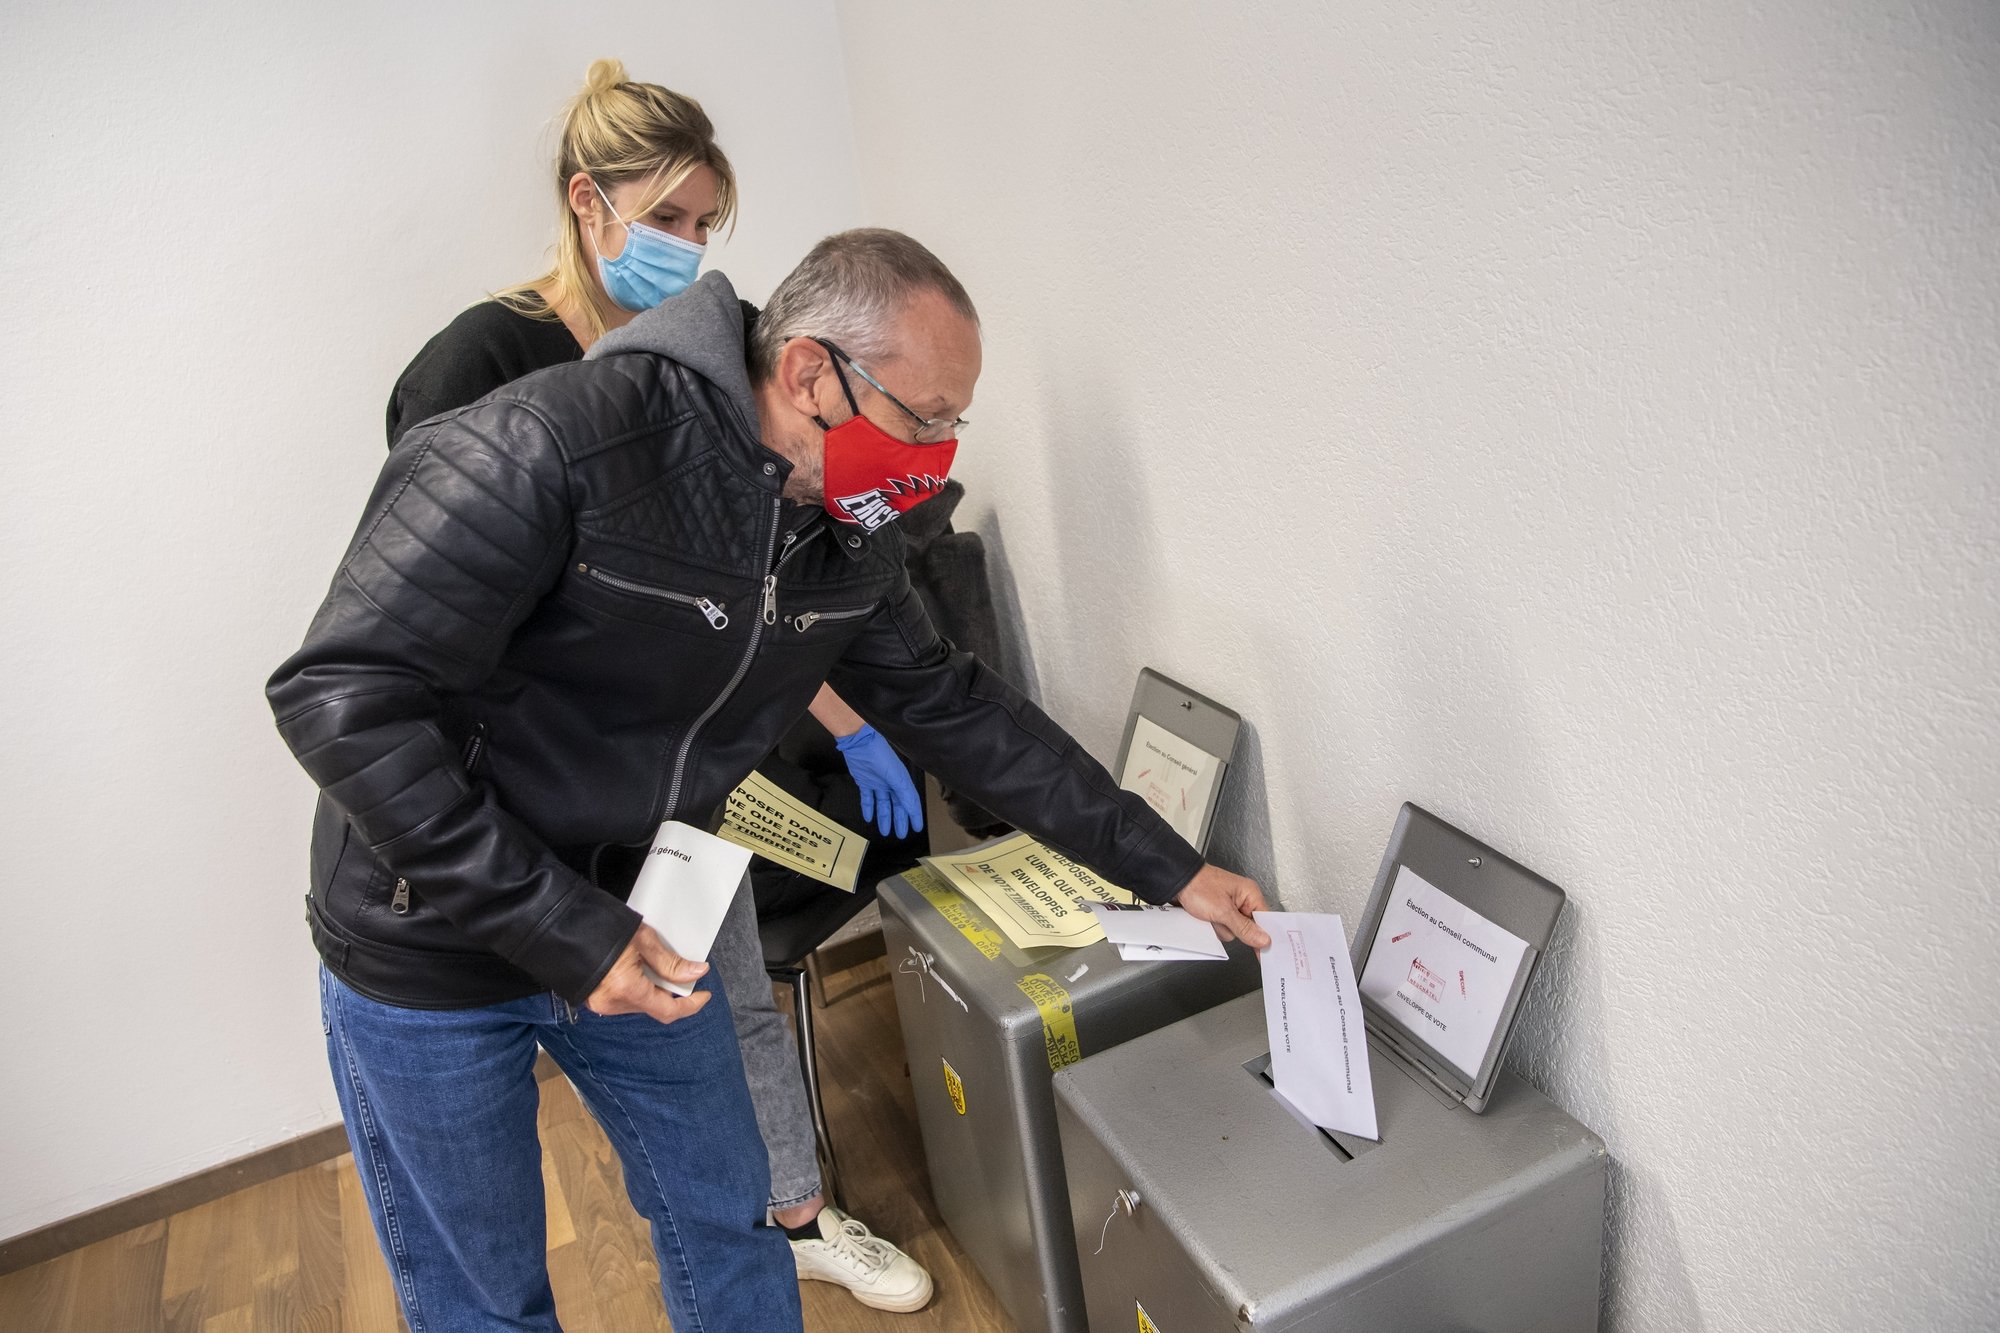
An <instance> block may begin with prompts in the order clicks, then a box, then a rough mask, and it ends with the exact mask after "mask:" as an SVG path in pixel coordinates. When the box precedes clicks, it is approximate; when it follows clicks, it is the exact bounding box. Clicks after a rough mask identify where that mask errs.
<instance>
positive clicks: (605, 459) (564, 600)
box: [267, 274, 1201, 1008]
mask: <svg viewBox="0 0 2000 1333" xmlns="http://www.w3.org/2000/svg"><path fill="white" fill-rule="evenodd" d="M704 289H707V290H706V294H705V299H706V298H713V300H714V310H713V311H709V312H707V313H708V314H709V315H713V316H714V318H709V319H708V320H707V322H706V323H703V322H702V320H701V318H700V316H701V315H702V311H701V310H700V309H699V306H700V303H699V302H696V303H693V306H692V307H691V312H692V313H691V312H690V311H682V312H680V314H679V318H680V319H681V320H682V322H683V323H687V322H689V321H690V320H693V323H694V327H693V332H692V333H691V332H689V330H687V329H682V330H680V331H679V332H678V334H676V331H675V330H673V329H668V330H666V331H665V333H664V334H663V335H661V336H660V337H659V338H657V339H656V342H657V344H658V345H660V346H663V347H665V348H667V349H669V350H674V349H676V348H678V349H679V354H678V355H677V356H669V355H666V354H663V353H662V352H660V351H654V350H628V351H625V352H622V353H619V354H614V355H608V356H604V357H602V358H601V359H594V360H591V361H586V362H581V363H577V364H573V365H566V366H557V367H553V368H551V369H549V370H546V371H541V372H538V373H536V374H533V375H530V376H528V377H526V378H525V379H522V380H518V381H516V382H515V383H513V384H511V385H508V386H507V387H505V388H503V389H501V390H499V391H498V392H497V393H495V394H493V395H492V396H490V397H488V398H486V399H484V400H482V401H481V402H480V403H476V404H474V405H473V406H471V407H469V408H465V409H462V410H460V411H458V412H455V413H449V414H447V415H445V416H443V417H439V418H437V419H435V420H433V421H431V422H428V423H426V424H424V425H421V426H418V427H416V428H414V429H412V430H411V431H410V432H409V433H408V434H407V435H406V436H405V437H404V438H403V440H402V441H401V442H400V443H399V444H398V445H397V447H396V449H395V450H394V451H393V452H392V453H391V455H390V458H389V462H388V465H387V467H386V468H385V469H384V471H383V473H382V475H381V478H380V479H379V480H378V482H377V483H376V488H375V493H374V495H373V497H372V498H371V499H370V501H369V504H368V509H367V513H366V515H365V516H364V518H363V520H362V523H361V526H360V529H359V531H358V533H357V535H356V537H355V539H354V541H353V543H352V545H351V546H350V548H349V550H348V553H347V556H346V558H345V559H344V560H343V561H342V563H341V566H340V568H339V570H338V572H337V573H336V575H335V577H334V581H333V586H332V589H331V591H330V592H329V593H328V595H327V598H326V600H325V602H324V603H322V604H321V606H320V609H319V612H318V614H317V615H316V616H315V617H314V619H313V622H312V627H311V629H310V630H309V632H308V633H307V636H306V640H305V644H304V646H303V647H301V648H300V650H299V651H298V652H297V653H296V654H294V655H293V656H292V657H291V658H290V659H289V660H288V661H286V662H285V664H284V665H283V666H281V667H280V668H279V669H278V671H277V673H276V674H275V675H274V676H273V677H272V678H271V681H270V684H269V686H268V689H267V693H268V695H269V698H270V701H271V706H272V709H273V711H274V712H275V713H276V715H277V719H278V727H279V731H280V733H281V734H282V735H283V737H284V739H285V741H286V742H287V744H289V745H290V746H291V748H292V750H293V752H294V753H295V754H296V755H297V756H298V758H299V761H300V763H301V764H303V765H304V766H305V768H306V770H307V771H308V772H309V773H310V774H311V775H312V777H313V779H314V780H315V781H316V782H317V783H318V784H319V786H320V788H321V793H322V795H321V800H320V805H319V810H318V813H317V816H316V819H315V823H314V828H313V840H312V872H311V873H312V882H311V887H310V892H309V894H308V898H307V903H308V916H309V919H310V921H311V925H312V931H313V938H314V942H315V944H316V945H317V947H318V949H319V951H320V955H321V957H322V958H323V959H324V960H325V961H326V964H327V966H328V967H329V968H330V969H331V970H332V971H333V972H334V973H335V974H336V975H337V976H339V977H340V978H341V979H342V980H344V981H346V982H347V983H348V984H349V985H351V986H353V987H354V988H355V989H357V990H359V991H361V992H363V993H364V994H368V995H371V996H374V997H376V998H378V999H382V1000H386V1001H389V1002H391V1003H396V1004H403V1005H410V1006H416V1007H434V1008H450V1007H460V1006H468V1005H476V1004H488V1003H496V1002H499V1001H501V1000H506V999H511V998H516V997H519V996H521V995H526V994H531V993H534V992H537V991H541V990H552V991H554V992H556V993H558V994H560V995H562V996H564V997H566V998H568V999H570V1000H572V1001H581V1000H582V999H584V998H585V997H586V996H588V995H589V994H590V992H591V991H592V990H594V989H595V988H596V986H597V984H598V982H599V981H600V980H602V978H603V976H604V974H605V973H606V972H607V971H608V970H609V969H610V966H611V964H612V963H613V962H614V961H616V959H617V957H618V955H619V954H620V952H621V951H622V950H623V948H624V946H625V945H626V943H627V942H628V941H629V940H630V939H631V937H632V934H633V932H634V931H635V930H636V929H637V927H638V924H639V919H638V916H637V914H636V913H635V912H633V911H632V910H631V908H629V907H627V906H626V905H625V904H624V903H623V902H622V901H621V900H620V899H619V897H618V896H617V895H616V894H615V893H613V892H610V891H607V890H606V889H604V888H599V887H597V886H596V885H595V884H593V883H592V882H591V880H590V878H589V875H588V869H589V865H590V861H591V856H592V853H593V850H594V849H595V848H596V847H597V846H598V845H601V844H608V843H635V842H645V841H647V840H649V839H650V838H651V837H652V834H653V831H654V829H655V828H656V827H657V825H658V824H659V822H660V821H661V820H662V819H665V818H678V819H683V820H687V821H688V822H691V823H702V822H705V821H707V820H708V819H709V818H710V816H711V814H712V812H714V811H715V810H716V809H718V808H719V807H720V805H721V803H722V800H723V798H724V797H725V796H726V795H727V793H728V792H729V791H730V789H731V788H732V787H734V786H735V785H736V784H737V783H738V782H739V781H741V780H742V779H743V777H744V776H745V775H746V774H748V773H749V772H750V770H751V769H752V768H753V767H754V766H755V765H756V764H757V763H758V761H760V760H761V759H762V758H763V757H764V756H765V755H766V754H768V753H769V752H770V750H771V748H772V746H773V745H774V744H775V743H776V742H777V740H778V738H779V736H780V735H781V734H782V733H783V732H784V730H785V729H786V727H788V726H789V725H790V724H791V723H792V722H793V721H794V720H795V719H797V718H798V717H799V716H800V715H801V714H802V713H803V712H804V710H805V708H806V705H807V704H808V703H809V702H810V701H811V699H812V696H813V694H814V692H815V691H816V690H817V689H818V687H819V685H820V682H821V681H823V680H826V681H831V683H832V684H833V686H834V688H835V689H836V690H838V691H839V693H840V695H841V697H842V698H843V699H845V700H847V701H848V703H850V704H851V705H852V706H853V707H854V708H855V709H856V710H857V711H858V712H860V713H861V714H862V716H864V717H866V718H867V719H868V720H869V721H870V722H872V723H873V724H874V725H875V726H876V727H877V729H879V730H880V731H881V732H882V733H883V734H884V735H885V736H887V737H888V738H889V739H890V740H891V741H892V742H893V743H894V744H895V745H896V746H897V747H898V748H899V749H901V750H902V751H903V752H904V753H906V754H908V755H909V756H910V757H911V758H912V759H914V760H915V761H916V762H917V763H919V764H920V765H922V766H923V767H924V768H926V769H928V770H929V771H931V772H934V773H936V774H938V775H939V777H940V778H941V779H942V780H944V781H945V782H947V783H950V784H952V785H954V786H956V787H959V788H961V789H963V790H964V791H966V792H967V793H969V794H971V795H972V796H973V797H974V798H975V799H976V800H978V801H979V802H981V803H982V804H984V805H985V806H987V807H988V808H989V809H991V810H993V811H994V812H995V813H997V814H999V815H1000V816H1001V817H1002V818H1005V819H1008V820H1010V821H1011V822H1013V823H1015V824H1017V825H1019V826H1020V827H1022V828H1025V829H1028V830H1031V831H1033V832H1035V833H1036V834H1037V835H1039V836H1042V837H1044V838H1046V839H1047V840H1048V841H1050V842H1051V843H1052V844H1053V845H1055V846H1057V847H1059V848H1061V849H1063V850H1065V851H1067V852H1069V853H1070V854H1071V855H1073V856H1075V857H1077V858H1078V859H1079V860H1081V861H1083V862H1084V863H1085V864H1087V865H1089V866H1091V867H1092V868H1093V869H1095V870H1097V871H1098V872H1099V873H1101V874H1104V875H1106V876H1108V877H1109V878H1110V879H1112V880H1113V881H1114V882H1116V883H1120V884H1123V885H1125V886H1126V887H1128V888H1130V889H1132V890H1133V891H1134V892H1137V893H1139V894H1141V895H1142V896H1144V897H1146V898H1148V899H1151V900H1154V901H1165V900H1166V899H1168V898H1170V897H1172V896H1173V895H1174V894H1176V893H1178V892H1179V890H1180V889H1181V887H1182V886H1183V885H1185V884H1186V882H1187V881H1188V880H1189V879H1190V878H1191V877H1192V876H1193V874H1194V872H1195V871H1196V870H1198V869H1199V868H1200V865H1201V858H1200V856H1199V855H1198V854H1197V853H1196V852H1195V851H1194V850H1193V848H1191V847H1189V846H1188V844H1187V843H1186V842H1184V841H1183V840H1182V839H1180V838H1179V837H1178V836H1177V835H1176V834H1174V833H1173V831H1172V830H1171V829H1170V828H1168V826H1167V825H1166V824H1165V823H1164V822H1163V821H1162V820H1160V819H1159V818H1158V817H1157V816H1156V815H1154V813H1153V812H1152V811H1151V810H1150V809H1148V808H1147V807H1146V805H1145V803H1144V802H1143V801H1141V800H1140V799H1139V798H1138V797H1136V796H1133V795H1130V794H1129V793H1125V792H1121V791H1120V790H1119V789H1118V787H1117V785H1116V783H1115V782H1114V781H1113V780H1112V778H1111V776H1110V775H1109V774H1108V773H1106V772H1105V771H1104V769H1103V768H1102V767H1101V766H1100V765H1099V764H1097V763H1096V761H1094V760H1093V759H1091V758H1090V757H1089V755H1087V754H1086V753H1084V752H1083V750H1082V749H1081V747H1079V746H1078V745H1077V744H1076V742H1075V741H1073V740H1072V739H1071V738H1070V737H1069V736H1068V734H1067V733H1065V732H1064V731H1063V730H1062V729H1061V728H1060V727H1058V726H1057V725H1056V724H1055V723H1054V722H1052V721H1051V720H1050V719H1049V718H1048V717H1047V716H1046V715H1045V714H1044V713H1043V712H1042V711H1041V710H1040V709H1039V708H1037V707H1036V706H1035V705H1034V704H1033V703H1032V702H1030V701H1029V700H1028V699H1026V698H1025V697H1024V696H1023V695H1022V694H1021V693H1020V691H1019V690H1017V689H1015V688H1014V686H1012V685H1011V684H1009V683H1008V682H1007V681H1005V680H1003V679H1001V678H1000V677H999V676H996V675H995V674H994V673H993V672H991V671H990V670H988V669H987V668H986V667H984V666H982V665H981V664H980V663H979V662H978V660H976V659H975V658H973V657H972V656H970V655H969V654H966V653H962V652H958V651H956V650H955V649H953V648H952V647H951V646H950V645H949V644H948V643H946V642H945V641H943V640H942V639H940V638H939V637H938V635H937V634H936V632H935V631H934V630H933V629H932V627H931V623H930V621H929V619H928V618H927V617H926V616H925V614H924V611H923V607H922V605H921V603H920V602H919V600H918V599H917V597H916V596H915V594H914V593H913V592H912V591H911V588H910V584H909V579H908V577H907V575H906V574H905V573H904V572H903V551H902V540H901V537H900V535H899V534H898V533H897V532H896V530H895V528H894V527H893V526H891V527H890V528H888V529H886V530H884V531H882V532H880V533H877V534H874V535H863V534H862V533H861V532H860V531H859V530H858V529H853V528H849V527H846V526H844V525H838V524H835V523H833V522H831V521H830V520H829V519H827V518H826V516H825V515H824V514H822V513H821V512H820V511H819V510H817V509H807V508H804V507H802V506H798V505H794V504H791V503H788V502H786V501H785V500H783V499H782V498H781V496H780V491H781V489H782V487H783V485H784V481H785V477H786V474H787V472H788V467H787V464H786V462H785V460H784V459H782V458H781V457H779V456H778V455H777V454H775V453H773V452H771V451H769V450H767V449H765V448H764V447H763V445H762V444H761V443H759V442H758V436H757V432H756V429H755V426H754V424H753V423H754V412H755V408H754V404H753V403H752V401H751V400H750V398H749V393H748V384H747V380H746V379H745V378H744V375H743V372H742V370H741V366H742V350H741V349H742V322H741V316H740V314H739V313H738V312H737V307H736V305H735V300H734V293H733V292H729V291H728V284H727V282H726V280H722V279H721V277H720V275H719V274H711V275H709V276H708V277H705V278H704V279H703V280H702V281H701V283H699V284H697V286H696V288H693V289H690V292H689V293H688V296H687V297H683V298H677V301H676V302H670V303H669V305H670V306H671V305H676V304H677V303H678V302H680V301H685V300H687V299H688V298H689V297H693V296H695V295H697V294H699V293H703V291H704ZM725 294H726V295H725ZM725 301H726V310H727V315H726V317H725V316H721V315H717V314H716V313H715V312H719V311H721V310H723V309H724V308H725V307H724V304H723V303H724V302H725ZM665 309H666V307H662V310H665ZM656 313H657V312H656ZM721 318H726V319H727V321H728V322H729V323H731V324H732V325H733V330H734V331H733V335H728V334H726V333H725V331H724V330H723V329H722V328H721V327H720V326H719V325H718V324H717V323H716V320H717V319H721ZM655 332H656V333H658V332H659V331H658V330H655ZM697 335H698V345H697V343H696V342H694V341H690V339H694V338H696V337H697ZM717 344H720V346H717ZM698 370H699V371H700V372H702V373H698ZM718 381H720V382H718Z"/></svg>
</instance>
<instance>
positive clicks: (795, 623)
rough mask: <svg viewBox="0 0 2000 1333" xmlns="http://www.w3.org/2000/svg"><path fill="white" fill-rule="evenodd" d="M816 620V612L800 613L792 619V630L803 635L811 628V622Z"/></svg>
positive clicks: (817, 613)
mask: <svg viewBox="0 0 2000 1333" xmlns="http://www.w3.org/2000/svg"><path fill="white" fill-rule="evenodd" d="M818 619H819V612H817V611H801V612H799V614H798V615H797V616H795V617H794V618H793V619H792V628H793V629H795V630H797V631H798V632H799V633H801V634H804V633H805V632H806V631H807V630H809V629H811V628H812V626H813V622H814V621H815V620H818Z"/></svg>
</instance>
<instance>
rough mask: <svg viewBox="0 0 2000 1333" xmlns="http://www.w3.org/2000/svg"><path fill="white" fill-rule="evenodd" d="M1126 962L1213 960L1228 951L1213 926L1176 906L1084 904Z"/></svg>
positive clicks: (1220, 957)
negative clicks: (1136, 906) (1139, 906)
mask: <svg viewBox="0 0 2000 1333" xmlns="http://www.w3.org/2000/svg"><path fill="white" fill-rule="evenodd" d="M1084 905H1085V906H1086V907H1088V908H1089V909H1090V910H1091V912H1092V913H1093V914H1095V915H1096V917H1097V924H1098V925H1099V926H1101V927H1103V929H1104V938H1105V939H1107V940H1110V941H1111V942H1112V943H1113V944H1115V945H1117V946H1118V956H1119V957H1120V958H1123V959H1124V960H1125V961H1126V962H1128V963H1187V962H1213V961H1216V960H1219V959H1223V958H1227V957H1228V956H1229V954H1228V951H1227V950H1225V949H1224V948H1223V947H1222V941H1221V940H1219V939H1217V938H1216V937H1215V927H1213V926H1211V925H1209V924H1208V922H1206V921H1203V920H1202V919H1201V918H1200V917H1197V916H1190V915H1189V914H1188V912H1187V911H1186V909H1184V908H1179V907H1142V908H1132V907H1128V906H1125V905H1123V904H1120V903H1086V904H1084Z"/></svg>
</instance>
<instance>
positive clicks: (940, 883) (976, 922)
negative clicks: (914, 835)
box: [903, 866, 1000, 960]
mask: <svg viewBox="0 0 2000 1333" xmlns="http://www.w3.org/2000/svg"><path fill="white" fill-rule="evenodd" d="M903 879H904V881H905V882H906V883H908V884H909V886H910V887H911V888H913V889H915V890H916V891H917V892H918V893H921V894H923V895H924V897H925V898H926V899H927V900H929V902H930V905H931V906H932V907H935V908H937V910H938V915H939V916H941V917H943V918H944V919H945V920H946V921H949V922H950V923H951V925H952V929H954V930H956V931H957V932H958V933H959V934H961V935H963V936H965V942H966V943H967V944H970V945H971V946H972V947H973V948H975V949H977V950H979V953H980V955H981V956H982V957H984V958H986V959H988V960H991V959H994V958H998V957H999V956H1000V932H998V931H996V930H994V929H993V927H991V926H989V925H987V924H986V923H985V922H984V921H982V920H980V918H979V917H978V916H977V915H975V914H974V912H973V910H972V906H971V904H969V903H967V902H966V901H965V899H964V898H963V897H962V896H960V894H959V892H958V890H957V889H954V888H952V887H951V886H950V885H949V884H946V883H945V882H944V879H943V878H942V877H941V876H940V875H938V873H937V872H936V871H934V870H932V869H931V868H930V867H929V866H911V867H910V868H909V869H908V870H905V871H904V872H903Z"/></svg>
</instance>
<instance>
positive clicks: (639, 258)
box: [591, 181, 708, 313]
mask: <svg viewBox="0 0 2000 1333" xmlns="http://www.w3.org/2000/svg"><path fill="white" fill-rule="evenodd" d="M591 188H593V189H597V182H595V181H592V182H591ZM597 197H598V198H599V199H603V200H604V207H605V208H607V209H609V210H610V212H611V216H612V217H614V218H615V217H617V216H618V210H617V209H615V208H612V207H611V201H610V200H609V199H605V197H604V191H603V190H601V189H598V190H597ZM624 225H625V248H624V249H623V250H621V251H619V252H618V258H616V259H606V258H604V257H603V256H602V255H599V256H598V259H597V273H598V276H599V277H601V278H603V279H604V290H605V292H606V293H608V294H609V295H610V297H611V299H612V300H614V301H616V302H617V303H618V304H619V305H621V306H623V307H624V308H625V309H627V310H630V311H633V312H635V313H636V312H638V311H641V310H651V309H652V308H653V307H654V306H656V305H658V304H659V303H660V302H662V301H664V300H666V299H667V298H668V297H669V296H679V295H680V294H681V293H682V292H684V291H686V290H687V288H688V284H689V283H691V282H693V281H694V277H695V274H696V273H698V272H700V271H701V257H702V254H703V253H704V252H705V251H706V250H707V249H708V247H707V246H705V245H696V244H694V243H693V242H692V241H684V240H682V239H681V238H680V237H678V236H673V235H669V234H668V233H666V232H664V231H661V230H660V229H659V228H658V227H649V226H647V225H646V224H645V223H643V222H627V223H625V224H624Z"/></svg>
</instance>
